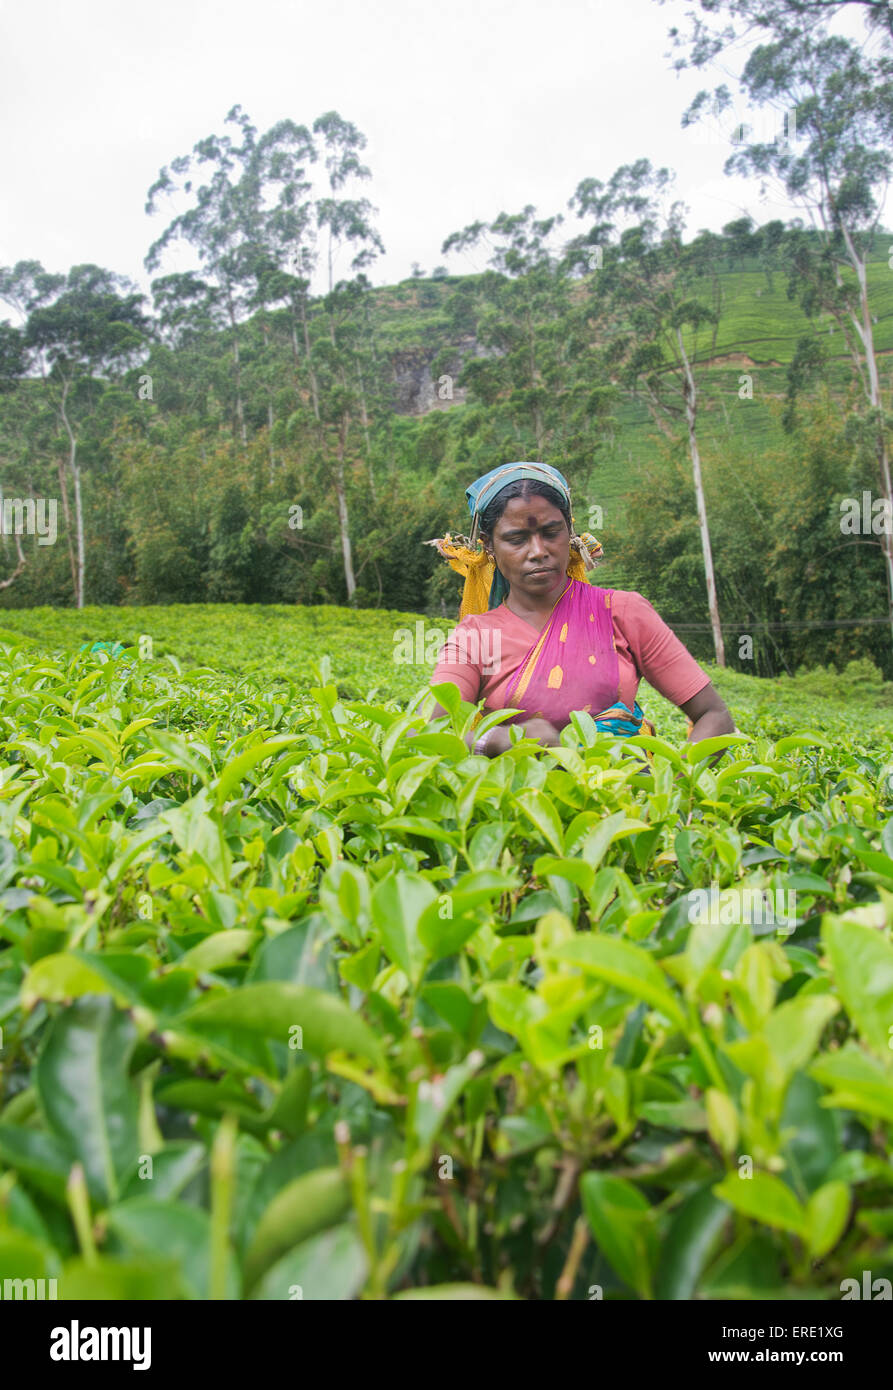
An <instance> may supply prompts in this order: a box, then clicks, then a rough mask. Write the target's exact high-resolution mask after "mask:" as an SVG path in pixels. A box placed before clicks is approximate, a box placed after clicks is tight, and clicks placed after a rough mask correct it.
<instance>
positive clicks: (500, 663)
mask: <svg viewBox="0 0 893 1390" xmlns="http://www.w3.org/2000/svg"><path fill="white" fill-rule="evenodd" d="M611 613H612V616H613V620H614V645H615V647H616V649H617V660H618V666H619V676H620V690H619V694H618V697H617V698H618V699H619V700H621V701H622V702H623V704H625V705H626V706H627V708H628V709H632V707H633V705H634V704H635V700H636V692H637V690H638V687H639V681H640V680H643V679H644V680H647V681H648V684H649V685H652V686H653V687H654V689H655V690H657V691H658V692H659V693H660V694H661V695H664V696H665V697H666V698H667V699H668V700H670V701H672V703H673V704H674V705H683V704H685V702H686V701H687V700H690V699H691V698H692V696H693V695H697V693H698V691H699V690H703V689H704V686H705V685H709V684H710V677H709V676H708V675H707V673H706V671H704V670H703V669H702V667H700V666H699V665H698V663H697V662H696V661H695V659H694V657H693V656H692V655H691V654H690V652H689V651H688V650H687V648H686V647H685V646H684V645H683V643H682V642H680V640H679V638H678V637H677V636H676V634H675V632H673V630H672V628H669V627H668V626H667V624H666V623H665V622H664V621H663V619H662V618H661V617H660V616H659V614H658V613H657V612H656V611H655V609H654V608H652V606H651V604H650V603H649V602H648V600H647V599H646V598H643V596H642V595H641V594H638V593H635V592H632V591H630V590H625V589H614V590H613V598H612V600H611ZM538 637H539V632H538V631H537V629H536V628H535V627H534V626H533V625H532V624H531V623H528V622H527V621H526V620H525V619H524V618H519V617H518V615H517V613H513V612H512V610H511V609H510V608H506V606H505V604H504V603H503V604H500V606H499V607H498V608H494V609H492V610H491V611H490V612H488V613H478V614H471V615H469V616H468V617H467V618H463V619H462V621H461V622H459V623H457V624H456V627H455V628H454V629H453V631H452V632H451V633H450V635H449V637H448V638H447V640H446V641H445V642H444V644H443V647H442V648H441V650H440V654H439V657H438V660H437V665H436V667H435V668H434V672H433V674H432V676H431V684H432V685H437V684H438V683H440V682H443V681H452V683H453V684H454V685H456V686H458V688H459V693H460V695H461V696H462V699H463V700H467V701H469V702H470V703H471V704H476V703H477V702H478V701H479V700H481V699H483V701H484V708H485V709H487V710H493V709H505V708H507V705H506V701H505V699H504V696H505V692H506V690H507V689H508V686H509V684H510V683H511V679H512V677H513V675H514V673H515V672H516V671H517V669H518V667H519V666H520V664H521V662H522V661H523V660H524V658H525V656H526V655H527V653H528V651H529V650H530V648H531V647H532V645H533V643H534V642H535V641H536V640H537V638H538ZM509 703H510V702H509ZM515 708H516V706H515ZM581 708H582V709H583V710H586V711H587V712H588V713H592V714H593V715H597V714H600V713H601V711H600V710H592V711H590V710H589V709H588V706H587V705H583V706H581Z"/></svg>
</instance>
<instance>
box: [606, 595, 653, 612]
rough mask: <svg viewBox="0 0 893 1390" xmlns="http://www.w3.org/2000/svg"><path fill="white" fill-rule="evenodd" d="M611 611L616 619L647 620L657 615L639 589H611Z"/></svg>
mask: <svg viewBox="0 0 893 1390" xmlns="http://www.w3.org/2000/svg"><path fill="white" fill-rule="evenodd" d="M607 592H608V593H609V594H610V595H611V611H612V613H614V615H615V616H616V617H619V618H623V617H630V618H647V617H649V616H651V615H653V614H654V613H655V611H656V610H655V608H654V606H653V604H651V603H650V602H649V601H648V599H647V598H646V597H645V595H644V594H640V593H639V591H638V589H609V590H608V591H607Z"/></svg>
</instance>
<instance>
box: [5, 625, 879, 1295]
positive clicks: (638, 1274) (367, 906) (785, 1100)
mask: <svg viewBox="0 0 893 1390" xmlns="http://www.w3.org/2000/svg"><path fill="white" fill-rule="evenodd" d="M193 611H194V612H195V614H196V616H197V617H199V616H202V614H201V610H193ZM28 616H29V615H27V614H22V615H21V618H22V619H23V625H26V620H27V618H28ZM95 616H96V615H92V614H91V615H89V617H90V620H92V619H93V618H94V617H95ZM103 616H104V617H105V620H106V625H105V627H104V628H99V626H98V624H93V625H92V631H90V632H87V633H86V634H85V632H84V631H83V624H84V623H85V616H84V615H76V614H73V613H69V614H66V615H59V620H60V621H59V623H58V626H57V627H56V628H55V629H54V630H53V637H52V642H51V643H47V641H46V635H44V642H43V644H42V645H37V644H35V643H34V642H30V641H28V640H26V639H24V638H22V639H19V638H13V637H12V636H11V634H9V633H6V634H4V639H3V645H2V648H0V738H2V749H0V898H2V908H3V920H2V925H0V1027H2V1045H3V1050H2V1052H0V1276H8V1277H16V1278H26V1277H34V1278H39V1277H41V1276H44V1277H48V1278H52V1277H56V1278H57V1279H58V1283H59V1295H60V1297H63V1298H65V1297H111V1298H120V1297H130V1298H168V1297H185V1298H202V1297H209V1296H211V1297H230V1298H240V1297H247V1298H259V1299H290V1298H299V1297H303V1298H307V1299H320V1298H337V1299H346V1298H351V1297H354V1296H358V1295H361V1296H366V1297H372V1298H384V1297H397V1298H401V1297H410V1298H413V1297H426V1296H436V1297H444V1296H447V1297H448V1296H463V1297H466V1296H479V1297H489V1296H502V1297H512V1296H515V1297H521V1298H539V1299H548V1300H551V1299H553V1298H577V1299H579V1298H596V1297H601V1296H603V1297H605V1298H643V1299H647V1298H653V1297H661V1298H692V1297H700V1298H709V1299H724V1298H735V1297H744V1298H790V1297H803V1296H808V1297H817V1298H839V1297H841V1284H842V1281H843V1280H845V1279H848V1278H854V1279H856V1280H857V1281H859V1282H860V1285H861V1281H862V1278H863V1272H864V1271H866V1270H867V1271H870V1272H871V1277H872V1278H884V1277H886V1278H888V1279H889V1278H891V1277H893V1253H891V1245H890V1235H891V1230H893V1181H891V1169H890V1164H889V1161H888V1152H889V1141H890V1133H891V1127H893V1060H891V1059H893V1053H891V1051H890V1046H889V1038H890V1029H891V1026H893V944H891V941H890V929H889V917H890V911H889V910H890V907H891V904H893V819H891V812H893V737H891V722H890V718H889V715H888V714H885V712H884V709H883V706H882V704H880V702H879V701H878V700H877V699H876V698H874V687H873V686H872V684H871V682H872V680H873V679H876V677H872V673H871V671H870V668H869V669H867V670H866V669H864V668H860V667H856V668H853V669H852V670H851V672H850V673H849V676H848V677H834V676H829V677H828V678H827V679H828V681H830V682H833V681H835V680H836V681H838V682H843V681H844V680H849V682H850V686H849V693H850V696H851V699H850V700H849V702H848V705H847V708H846V710H845V711H842V712H841V713H840V714H839V715H838V717H837V718H835V717H834V716H833V714H832V712H831V711H832V706H831V705H830V704H829V703H828V702H826V701H824V702H823V701H822V700H821V698H820V697H819V696H818V695H804V693H803V691H802V688H801V687H800V686H799V685H798V683H797V682H796V681H791V682H788V683H787V685H785V683H783V682H779V683H775V684H769V683H762V682H756V681H754V680H752V679H748V678H745V677H742V676H728V675H723V676H722V678H721V680H720V682H719V683H720V686H721V689H722V691H723V693H724V695H725V696H726V698H727V699H728V700H729V703H730V705H731V706H732V708H733V711H734V713H735V715H736V718H737V721H738V725H739V728H740V730H741V733H740V734H739V735H735V736H731V737H729V738H726V739H722V740H710V741H708V742H707V743H706V744H702V745H697V746H695V747H694V748H689V747H686V746H685V745H684V744H682V743H681V741H680V738H679V733H680V729H679V724H680V723H681V718H680V717H679V716H678V712H674V718H673V719H668V718H666V717H665V716H664V713H663V711H662V708H661V707H660V706H659V705H657V704H656V703H655V702H654V701H653V700H652V699H651V698H650V697H648V699H647V701H646V704H647V708H648V710H649V712H650V713H652V716H655V715H656V716H657V725H658V732H659V734H660V735H661V737H658V738H656V739H651V740H649V739H646V738H640V739H633V740H629V741H628V742H627V743H623V742H622V741H621V742H617V741H614V740H612V739H611V737H610V736H605V735H599V734H597V733H596V732H595V729H594V726H593V725H592V723H591V721H590V720H589V719H588V718H587V717H585V716H575V717H574V721H573V724H572V726H571V727H569V728H568V729H567V730H566V731H565V733H564V735H563V737H562V744H561V746H560V747H559V748H555V749H549V750H543V749H540V748H538V746H536V745H534V744H532V743H530V742H528V741H525V742H520V743H518V744H517V745H516V746H514V747H513V748H512V749H511V750H510V751H509V752H508V753H507V754H505V755H503V756H501V757H499V758H496V759H494V760H492V761H490V762H488V761H487V760H485V759H481V758H475V757H472V756H469V754H468V751H467V748H466V746H465V745H464V743H463V742H462V740H461V738H460V737H459V735H461V733H462V732H463V731H464V730H465V729H466V728H467V727H468V725H469V721H470V719H471V718H472V717H473V713H474V711H473V709H472V708H471V707H470V706H467V705H462V704H461V703H459V702H458V701H452V702H450V701H449V691H448V689H447V688H446V687H444V688H442V689H441V691H440V698H441V700H442V701H443V702H444V705H445V707H448V708H449V713H448V715H446V716H444V717H442V718H441V719H439V720H438V721H436V722H434V723H431V724H427V725H426V724H425V714H426V712H427V709H428V708H430V706H431V704H432V702H433V697H432V696H431V695H430V693H429V692H427V691H426V690H425V687H424V682H425V680H426V678H427V677H426V674H425V673H423V672H421V671H418V670H416V671H414V672H412V671H410V670H409V669H406V670H403V671H401V669H400V668H399V667H397V666H394V664H393V663H389V662H388V659H387V654H386V652H385V653H382V648H381V642H380V641H379V665H378V666H377V667H376V668H374V669H372V670H370V671H369V672H368V679H367V681H366V687H367V688H368V686H370V685H376V686H378V691H377V694H375V695H374V696H373V697H372V699H369V698H364V697H363V694H362V693H361V691H362V688H363V687H362V685H361V681H360V676H359V673H357V675H356V676H354V677H352V678H351V680H350V681H344V680H343V679H342V677H341V670H340V651H339V650H335V649H334V646H333V645H332V644H331V642H330V640H329V638H330V635H334V631H335V628H334V623H333V624H332V626H331V628H328V631H327V635H326V636H325V637H322V638H321V637H320V633H319V632H317V633H316V634H315V637H314V636H311V635H308V632H307V631H304V632H303V633H302V634H301V635H300V637H299V638H298V639H297V640H296V644H295V647H294V648H293V655H294V656H295V657H296V658H297V659H295V660H294V663H293V665H294V670H293V672H292V677H291V679H290V680H289V679H285V678H283V677H282V676H278V677H276V678H273V676H272V675H271V673H270V672H269V671H267V672H265V673H263V674H258V673H257V672H255V673H246V672H244V671H240V670H239V669H238V668H239V667H240V666H242V665H247V664H252V663H254V662H255V661H259V660H260V661H262V659H263V656H264V650H263V647H262V641H261V639H260V638H257V639H251V640H249V641H247V642H243V645H242V648H241V651H239V650H238V642H237V640H235V639H234V638H233V623H232V619H231V616H230V615H229V611H228V610H218V614H217V617H216V621H214V622H213V627H212V626H211V615H208V614H205V615H203V616H204V617H205V636H204V638H203V639H202V640H204V641H205V642H206V643H207V642H208V640H209V637H208V634H209V633H210V631H213V632H214V634H215V636H216V638H217V639H218V640H219V641H221V643H224V642H226V643H229V648H228V651H227V654H226V656H225V658H224V660H223V661H222V663H221V669H215V668H214V666H213V664H212V663H211V662H210V661H209V659H208V656H207V655H206V653H207V650H208V649H207V647H205V648H203V649H202V650H199V651H195V650H194V648H195V647H196V646H197V644H198V641H199V632H198V630H197V629H196V630H195V631H193V632H188V631H187V630H186V629H185V628H184V630H183V632H182V634H181V636H180V640H179V641H177V636H176V631H175V629H174V627H173V625H172V626H171V628H170V629H169V630H168V631H166V632H165V634H164V645H165V646H166V648H167V652H166V654H161V653H160V652H158V651H156V652H155V654H154V656H153V658H152V659H149V658H143V659H140V657H139V656H138V655H137V650H138V649H137V647H136V646H134V647H132V648H130V649H129V650H125V652H124V653H123V654H122V655H120V656H118V657H117V658H112V657H110V656H109V654H108V653H107V652H98V653H92V652H90V651H85V652H78V651H77V650H76V648H77V646H78V645H79V644H80V642H81V639H82V638H84V637H85V635H86V639H87V640H88V641H89V639H90V638H94V637H95V638H108V639H110V640H111V639H113V638H116V637H120V638H122V639H123V640H127V634H126V633H124V632H122V631H121V629H120V627H118V628H116V627H115V626H114V625H113V623H114V620H115V619H116V618H119V617H120V616H121V614H120V612H118V613H114V612H111V611H110V612H106V613H105V614H104V615H103ZM364 616H368V615H359V614H357V615H349V614H344V615H342V619H343V624H344V626H343V630H342V641H343V648H344V649H346V650H349V649H350V647H351V646H352V645H353V644H354V641H355V636H356V633H357V632H358V630H359V624H360V623H361V621H362V618H363V617H364ZM393 616H397V615H393ZM401 616H402V617H403V618H404V619H405V620H406V621H407V622H409V621H410V620H411V618H410V615H401ZM139 617H140V619H143V618H146V619H148V620H149V621H147V622H146V624H145V627H146V629H148V630H149V631H153V630H155V631H156V634H157V635H158V630H157V628H155V627H154V625H153V622H152V620H151V615H148V614H147V615H143V614H140V615H139ZM305 617H306V615H305ZM333 617H334V615H333ZM158 618H159V620H163V619H164V618H165V615H164V614H159V615H158ZM63 619H64V620H66V621H67V641H66V640H64V634H63V632H62V627H63V623H62V621H61V620H63ZM256 621H259V619H256ZM351 624H353V626H352V625H351ZM78 625H81V628H82V630H78ZM294 626H295V628H296V629H297V630H298V631H300V624H299V623H297V622H296V621H295V623H294ZM327 627H328V622H327V618H326V616H325V615H323V618H322V628H323V631H326V629H327ZM141 630H142V629H141ZM138 635H139V634H138V632H137V631H136V630H135V631H134V632H133V635H132V639H131V640H132V641H133V642H134V643H135V642H136V639H137V637H138ZM301 643H303V644H304V645H303V647H301ZM311 643H314V645H315V653H316V656H315V666H312V665H311V662H312V661H313V658H312V657H311V654H310V652H311ZM56 644H58V647H57V651H56V654H55V655H48V654H47V651H46V648H47V646H48V645H56ZM160 645H161V641H160V640H159V646H160ZM62 646H68V647H69V651H68V652H67V653H65V652H63V651H61V650H60V649H61V647H62ZM72 648H74V649H75V650H73V651H72V650H71V649H72ZM190 652H192V653H193V655H195V656H197V657H198V659H199V660H201V661H202V662H203V664H202V665H200V666H194V667H192V668H185V667H184V666H182V665H181V661H179V660H178V659H177V657H178V656H179V657H180V658H181V659H182V660H183V661H184V662H185V659H186V657H187V655H188V654H189V653H190ZM326 652H330V653H331V654H332V657H333V663H332V664H331V665H330V662H329V659H328V655H325V654H324V653H326ZM360 655H361V654H360ZM283 661H284V662H285V664H288V659H287V654H286V653H282V654H277V656H276V657H275V661H274V664H275V665H276V666H279V665H280V664H282V663H283ZM204 663H207V664H204ZM332 666H334V668H335V669H336V670H337V671H338V679H337V680H336V679H334V678H333V677H332ZM222 667H229V668H230V669H228V670H226V669H222ZM389 675H390V677H391V681H390V682H389V681H388V676H389ZM398 676H399V679H400V681H410V678H411V681H412V687H413V688H414V691H415V693H414V694H410V693H409V691H408V690H407V689H406V688H405V687H404V691H403V698H402V699H401V700H398V699H395V698H393V697H392V691H393V690H394V689H395V686H394V680H395V678H397V677H398ZM860 684H861V685H862V687H863V689H867V690H868V692H869V698H868V700H866V701H863V702H860V701H859V699H858V688H859V685H860ZM449 690H452V688H449ZM452 693H453V695H455V694H456V693H457V692H455V691H454V690H452ZM829 693H830V694H832V695H833V694H837V693H839V692H838V691H835V690H833V689H830V690H829ZM407 695H408V696H409V698H408V700H407ZM817 726H818V727H817ZM682 732H684V731H682ZM720 746H725V747H726V748H727V752H726V754H725V757H724V759H723V760H722V762H721V763H720V765H719V766H717V767H713V768H711V767H710V766H708V760H709V758H710V756H711V755H712V754H713V753H715V752H716V751H717V749H718V748H719V747H720ZM646 750H647V753H650V755H651V757H650V759H648V760H646ZM711 886H712V887H713V888H714V890H715V892H714V895H713V898H711V894H710V890H711ZM733 887H734V888H735V889H736V890H739V891H738V893H737V894H729V892H728V891H727V890H729V889H731V888H733ZM745 889H753V890H754V891H756V890H760V891H762V890H768V891H769V892H770V893H772V894H773V895H775V896H774V897H773V900H774V901H776V902H777V901H778V897H777V895H778V894H781V895H782V897H783V900H784V901H785V903H788V904H790V903H791V902H795V911H794V912H793V913H792V914H789V915H787V916H786V917H785V919H784V924H783V926H779V924H778V919H777V918H776V919H775V920H774V921H773V920H769V921H767V920H766V917H765V915H764V914H762V913H761V912H760V911H754V903H755V901H756V899H755V898H754V896H753V895H750V896H748V895H747V894H746V893H744V892H741V891H740V890H745ZM717 894H719V898H718V902H719V907H718V908H717V898H716V895H717ZM790 894H794V895H795V897H794V899H791V898H790V897H789V896H788V895H790Z"/></svg>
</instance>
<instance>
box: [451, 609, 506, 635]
mask: <svg viewBox="0 0 893 1390" xmlns="http://www.w3.org/2000/svg"><path fill="white" fill-rule="evenodd" d="M513 616H514V615H513V614H512V613H511V611H510V610H509V609H508V608H506V607H505V604H502V603H501V604H500V605H499V607H498V608H491V609H489V610H488V611H487V612H486V613H466V615H465V617H464V618H460V619H459V621H458V622H457V624H456V626H455V628H454V629H453V631H454V632H458V630H459V628H460V627H461V628H462V629H463V630H464V631H465V632H469V631H474V632H484V631H486V630H487V629H488V628H491V627H503V626H504V625H505V623H506V621H510V620H511V618H512V617H513Z"/></svg>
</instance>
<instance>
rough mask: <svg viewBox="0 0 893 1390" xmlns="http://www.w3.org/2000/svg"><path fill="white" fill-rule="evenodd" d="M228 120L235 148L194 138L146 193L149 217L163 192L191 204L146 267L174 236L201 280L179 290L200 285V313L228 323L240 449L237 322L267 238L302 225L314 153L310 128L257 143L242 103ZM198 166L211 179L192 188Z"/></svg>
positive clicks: (272, 133) (243, 431) (276, 130)
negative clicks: (271, 203)
mask: <svg viewBox="0 0 893 1390" xmlns="http://www.w3.org/2000/svg"><path fill="white" fill-rule="evenodd" d="M226 122H227V123H228V124H232V125H235V126H237V127H238V129H239V131H240V133H241V141H240V143H235V142H234V141H233V140H232V139H231V138H230V137H229V135H224V136H222V137H218V136H216V135H210V136H208V137H207V138H206V139H204V140H199V141H198V143H197V144H196V145H195V146H194V148H193V152H192V154H191V155H184V156H180V157H178V158H177V159H175V160H173V162H172V163H171V165H170V168H168V167H167V166H165V167H164V168H163V169H162V170H161V172H160V174H159V176H158V178H157V180H156V181H155V183H154V184H153V185H152V187H151V188H150V189H149V193H148V196H147V201H146V211H147V212H148V213H153V212H155V211H156V209H157V206H158V202H159V199H160V197H161V195H162V194H175V193H176V194H179V195H180V196H189V195H193V194H194V203H193V206H192V207H191V208H189V209H188V210H187V211H186V212H184V213H181V214H179V215H178V216H177V217H175V218H174V219H173V221H172V222H171V223H170V224H169V225H168V227H167V228H166V229H165V231H164V232H163V233H162V234H161V236H160V237H159V238H158V239H157V240H156V241H155V242H153V244H152V246H151V247H150V248H149V253H148V255H147V257H146V268H147V269H148V270H155V269H157V268H158V266H159V265H160V264H161V259H162V256H163V254H164V252H165V251H166V250H167V248H168V247H169V246H170V245H171V244H173V243H174V242H175V241H177V240H178V239H179V240H183V241H186V242H188V243H189V245H191V246H192V247H193V248H194V249H195V251H196V253H197V255H198V257H199V260H200V261H201V264H202V267H203V270H204V274H205V277H206V281H205V282H201V281H198V280H197V279H193V281H192V284H191V285H187V282H186V280H185V279H182V278H181V280H180V287H181V288H182V289H184V290H187V291H188V292H189V293H190V294H191V292H192V290H197V289H200V287H201V286H202V284H203V283H204V308H205V312H207V313H208V314H211V315H213V314H214V313H215V311H218V310H219V311H220V312H222V313H223V314H224V315H225V318H226V321H227V323H228V324H229V328H230V333H231V340H232V356H233V372H234V387H235V407H236V408H235V417H236V428H237V431H238V434H239V437H240V438H241V441H242V444H243V445H244V444H246V443H247V438H248V436H247V428H246V423H245V406H244V397H243V383H242V353H241V333H240V325H241V323H242V322H243V320H244V318H245V317H246V315H247V314H248V312H249V310H250V308H251V306H252V303H253V302H256V298H257V282H258V276H259V274H260V273H261V271H262V270H263V268H264V267H265V266H266V265H268V263H269V237H270V235H271V234H275V235H276V236H278V238H279V244H280V245H281V238H282V235H283V232H285V234H286V235H288V234H289V233H293V232H294V230H295V229H296V228H299V227H300V226H301V225H303V223H302V219H301V215H300V210H299V207H298V208H296V207H295V205H296V204H299V202H300V197H301V195H302V194H303V193H305V192H306V191H307V188H308V187H309V185H308V184H306V183H305V182H304V177H303V175H304V165H305V164H306V163H307V162H308V161H311V160H312V159H314V158H315V153H314V150H313V146H312V142H311V139H310V135H309V133H308V131H307V129H306V128H305V127H304V126H297V125H295V124H294V122H292V121H281V122H279V124H278V125H276V126H274V127H273V128H272V129H271V130H269V131H267V133H266V134H265V135H264V136H262V137H261V138H260V139H258V138H257V129H256V128H255V127H254V126H253V125H252V124H251V122H250V120H249V119H248V117H247V116H246V115H245V114H244V112H243V111H242V108H241V107H240V106H234V107H233V108H232V110H231V111H230V112H229V113H228V115H227V117H226ZM202 165H210V166H211V170H212V172H211V177H210V179H209V181H208V182H207V183H205V184H203V185H201V186H200V187H198V188H196V189H195V190H193V179H194V177H195V175H194V170H195V168H196V167H197V166H198V167H200V166H202ZM174 176H176V178H175V177H174ZM275 184H279V185H280V187H279V190H278V192H279V197H278V203H277V204H276V206H275V207H273V208H272V209H271V208H269V207H268V205H267V201H266V198H267V194H268V192H269V190H270V187H271V186H272V185H275ZM284 224H285V225H284ZM168 283H169V284H170V281H168Z"/></svg>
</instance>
